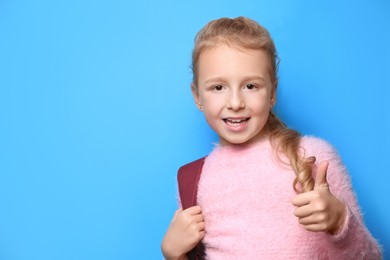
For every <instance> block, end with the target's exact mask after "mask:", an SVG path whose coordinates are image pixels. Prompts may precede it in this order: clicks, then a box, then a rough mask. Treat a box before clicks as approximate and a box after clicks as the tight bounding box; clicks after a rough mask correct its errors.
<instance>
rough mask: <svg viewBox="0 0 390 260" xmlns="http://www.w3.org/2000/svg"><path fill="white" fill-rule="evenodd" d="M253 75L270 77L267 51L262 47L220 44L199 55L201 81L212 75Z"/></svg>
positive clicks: (235, 76)
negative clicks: (248, 47) (253, 48)
mask: <svg viewBox="0 0 390 260" xmlns="http://www.w3.org/2000/svg"><path fill="white" fill-rule="evenodd" d="M253 75H259V76H261V77H263V78H265V79H268V80H269V79H270V75H269V62H268V57H267V53H266V52H265V51H264V50H262V49H260V50H252V49H243V48H238V47H234V46H228V45H226V44H220V45H217V46H214V47H211V48H208V49H205V50H203V51H202V53H201V54H200V56H199V60H198V77H199V81H204V80H207V78H210V77H223V78H224V77H227V78H239V77H247V76H253ZM200 83H201V82H200Z"/></svg>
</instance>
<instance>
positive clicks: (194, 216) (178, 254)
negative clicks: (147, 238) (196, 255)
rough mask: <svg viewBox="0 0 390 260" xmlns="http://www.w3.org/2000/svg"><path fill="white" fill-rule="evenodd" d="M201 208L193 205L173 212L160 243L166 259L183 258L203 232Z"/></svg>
mask: <svg viewBox="0 0 390 260" xmlns="http://www.w3.org/2000/svg"><path fill="white" fill-rule="evenodd" d="M204 226H205V225H204V219H203V215H202V209H201V208H200V207H199V206H194V207H191V208H188V209H186V210H183V209H179V210H177V211H176V212H175V215H174V216H173V219H172V221H171V224H170V225H169V227H168V230H167V232H166V233H165V236H164V239H163V241H162V244H161V249H162V252H163V255H164V257H165V258H166V259H184V258H185V254H186V253H187V252H189V251H191V249H193V248H194V247H195V246H196V245H197V244H198V243H199V242H200V240H202V238H203V237H204V234H205V229H204Z"/></svg>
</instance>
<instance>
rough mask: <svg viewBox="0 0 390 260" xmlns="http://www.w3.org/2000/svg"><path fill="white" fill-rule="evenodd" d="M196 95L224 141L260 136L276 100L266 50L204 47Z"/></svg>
mask: <svg viewBox="0 0 390 260" xmlns="http://www.w3.org/2000/svg"><path fill="white" fill-rule="evenodd" d="M193 95H194V98H195V102H196V103H197V104H198V106H200V109H201V110H202V111H203V112H204V115H205V117H206V120H207V122H208V124H209V125H210V126H211V128H212V129H213V130H214V131H215V132H216V133H217V134H218V136H219V138H220V143H221V144H222V145H227V144H242V143H249V142H255V141H256V140H259V139H260V138H262V136H263V135H264V131H262V130H263V129H264V126H265V124H266V122H267V119H268V115H269V111H270V109H271V106H272V105H273V104H274V102H275V91H274V87H273V85H272V82H271V78H270V73H269V70H268V63H267V57H266V53H265V52H264V51H263V50H239V49H237V48H233V47H229V46H227V45H224V44H220V45H218V46H216V47H214V48H211V49H206V50H204V51H203V52H202V53H201V54H200V57H199V60H198V86H197V89H193Z"/></svg>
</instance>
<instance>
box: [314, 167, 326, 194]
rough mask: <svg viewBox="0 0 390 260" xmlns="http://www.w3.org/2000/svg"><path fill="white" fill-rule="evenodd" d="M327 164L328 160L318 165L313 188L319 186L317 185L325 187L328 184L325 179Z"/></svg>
mask: <svg viewBox="0 0 390 260" xmlns="http://www.w3.org/2000/svg"><path fill="white" fill-rule="evenodd" d="M328 166H329V162H328V161H323V162H321V164H320V165H319V166H318V169H317V176H316V180H315V183H314V189H316V188H319V187H327V186H328V181H327V180H326V174H327V171H328Z"/></svg>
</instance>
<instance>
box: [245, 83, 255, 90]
mask: <svg viewBox="0 0 390 260" xmlns="http://www.w3.org/2000/svg"><path fill="white" fill-rule="evenodd" d="M245 88H247V89H249V90H252V89H255V88H257V86H256V85H255V84H246V85H245Z"/></svg>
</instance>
